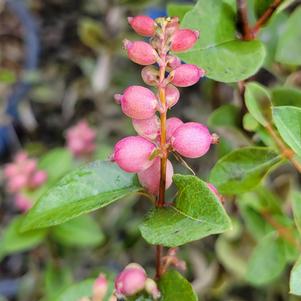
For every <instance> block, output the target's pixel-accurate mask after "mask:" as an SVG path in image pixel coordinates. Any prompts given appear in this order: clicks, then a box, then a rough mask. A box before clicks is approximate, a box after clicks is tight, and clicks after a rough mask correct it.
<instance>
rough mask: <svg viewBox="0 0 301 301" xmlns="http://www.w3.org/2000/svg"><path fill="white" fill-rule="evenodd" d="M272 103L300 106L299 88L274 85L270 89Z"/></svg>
mask: <svg viewBox="0 0 301 301" xmlns="http://www.w3.org/2000/svg"><path fill="white" fill-rule="evenodd" d="M271 92H272V103H273V105H274V106H295V107H301V90H300V89H297V88H293V87H285V86H280V87H275V88H274V89H272V91H271Z"/></svg>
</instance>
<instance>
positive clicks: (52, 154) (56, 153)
mask: <svg viewBox="0 0 301 301" xmlns="http://www.w3.org/2000/svg"><path fill="white" fill-rule="evenodd" d="M72 160H73V159H72V155H71V153H70V152H69V151H68V150H67V149H66V148H55V149H53V150H51V151H49V152H48V153H47V154H46V155H44V156H43V157H42V158H41V159H40V161H39V169H42V170H45V171H46V172H47V176H48V181H50V182H51V183H53V182H55V181H57V180H58V179H59V178H61V177H62V176H63V175H65V174H66V173H67V172H68V171H69V170H70V169H71V167H72Z"/></svg>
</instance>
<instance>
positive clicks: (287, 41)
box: [276, 7, 301, 66]
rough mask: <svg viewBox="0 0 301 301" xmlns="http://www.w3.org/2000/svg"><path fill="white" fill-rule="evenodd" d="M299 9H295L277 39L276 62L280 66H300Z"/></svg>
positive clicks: (300, 21)
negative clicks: (280, 64)
mask: <svg viewBox="0 0 301 301" xmlns="http://www.w3.org/2000/svg"><path fill="white" fill-rule="evenodd" d="M300 39H301V7H299V8H297V9H296V10H295V11H294V12H293V13H292V14H291V15H290V17H289V19H288V21H287V22H286V26H285V29H284V30H282V32H281V33H280V37H279V42H278V47H277V51H276V60H277V61H278V62H280V63H282V64H287V65H293V66H299V65H301V43H300V42H298V41H300Z"/></svg>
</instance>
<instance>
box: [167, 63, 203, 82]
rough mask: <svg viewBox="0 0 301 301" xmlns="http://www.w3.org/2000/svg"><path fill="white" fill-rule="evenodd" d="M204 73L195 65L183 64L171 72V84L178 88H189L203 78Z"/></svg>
mask: <svg viewBox="0 0 301 301" xmlns="http://www.w3.org/2000/svg"><path fill="white" fill-rule="evenodd" d="M204 74H205V71H204V70H203V69H201V68H198V67H197V66H196V65H191V64H183V65H181V66H179V67H177V68H176V69H175V70H174V71H173V77H172V81H171V82H172V83H173V84H174V85H176V86H178V87H189V86H192V85H194V84H196V83H197V82H198V81H199V79H200V78H201V77H202V76H204Z"/></svg>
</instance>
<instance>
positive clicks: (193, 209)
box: [139, 175, 231, 247]
mask: <svg viewBox="0 0 301 301" xmlns="http://www.w3.org/2000/svg"><path fill="white" fill-rule="evenodd" d="M173 179H174V183H175V184H176V186H177V188H178V190H179V193H178V196H177V199H176V201H175V205H174V206H171V207H169V208H161V209H155V210H153V211H152V212H151V213H150V214H149V215H148V217H147V218H146V220H145V221H144V222H143V223H142V224H141V225H140V227H139V229H140V231H141V234H142V236H143V237H144V239H145V240H146V241H147V242H149V243H150V244H162V245H164V246H168V247H175V246H180V245H183V244H185V243H188V242H190V241H194V240H198V239H201V238H203V237H206V236H208V235H211V234H218V233H222V232H224V231H226V230H227V229H229V228H230V225H231V223H230V219H229V217H228V216H227V214H226V212H225V210H224V208H223V206H222V205H221V203H220V201H219V200H218V199H217V197H216V195H215V194H214V193H212V192H211V190H210V189H209V188H208V187H207V184H206V183H205V182H203V181H202V180H200V179H199V178H197V177H195V176H185V175H175V176H174V178H173Z"/></svg>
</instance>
